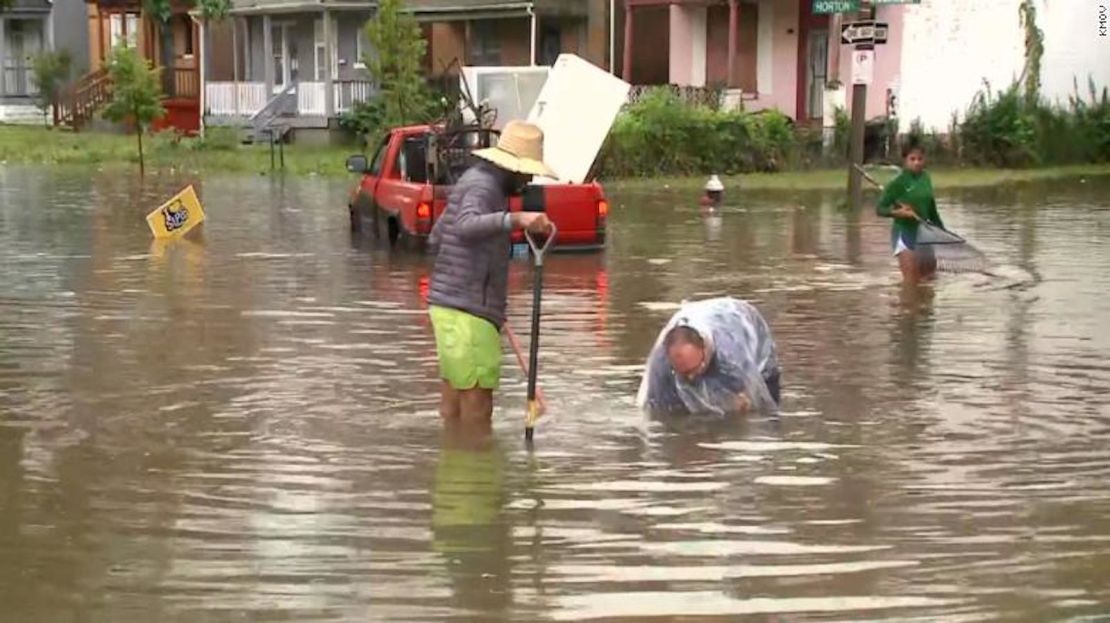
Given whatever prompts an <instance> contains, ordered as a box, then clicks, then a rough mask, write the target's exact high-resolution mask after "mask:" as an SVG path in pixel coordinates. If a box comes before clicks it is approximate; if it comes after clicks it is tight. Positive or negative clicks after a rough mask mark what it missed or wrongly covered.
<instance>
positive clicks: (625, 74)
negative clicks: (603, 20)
mask: <svg viewBox="0 0 1110 623" xmlns="http://www.w3.org/2000/svg"><path fill="white" fill-rule="evenodd" d="M621 78H623V79H624V81H625V82H627V83H629V84H631V83H632V3H631V2H629V0H624V62H623V63H621Z"/></svg>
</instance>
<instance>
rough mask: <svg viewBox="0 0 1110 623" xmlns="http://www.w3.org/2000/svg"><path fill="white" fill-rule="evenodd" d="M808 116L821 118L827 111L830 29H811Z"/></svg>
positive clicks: (807, 86)
mask: <svg viewBox="0 0 1110 623" xmlns="http://www.w3.org/2000/svg"><path fill="white" fill-rule="evenodd" d="M806 50H807V56H808V58H807V59H806V118H808V119H820V118H822V117H823V116H824V113H825V82H826V81H827V79H828V71H829V70H828V67H829V31H827V30H811V31H809V39H808V41H807V46H806Z"/></svg>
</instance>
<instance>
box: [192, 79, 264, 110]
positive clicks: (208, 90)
mask: <svg viewBox="0 0 1110 623" xmlns="http://www.w3.org/2000/svg"><path fill="white" fill-rule="evenodd" d="M236 92H238V98H236ZM266 100H267V98H266V84H265V83H263V82H209V83H207V84H205V85H204V108H205V114H208V115H219V116H239V117H249V116H251V115H253V114H255V113H257V112H258V111H260V110H262V107H263V106H265V105H266Z"/></svg>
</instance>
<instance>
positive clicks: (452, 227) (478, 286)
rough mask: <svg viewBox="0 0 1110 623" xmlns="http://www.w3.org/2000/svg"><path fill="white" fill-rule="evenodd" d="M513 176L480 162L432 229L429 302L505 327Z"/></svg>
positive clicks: (461, 182) (457, 186) (454, 191)
mask: <svg viewBox="0 0 1110 623" xmlns="http://www.w3.org/2000/svg"><path fill="white" fill-rule="evenodd" d="M507 177H508V174H507V173H505V172H504V171H502V170H501V169H499V168H497V167H495V166H493V165H492V164H489V163H487V162H479V163H477V164H475V165H474V166H473V167H471V168H470V169H469V170H467V172H466V173H464V174H463V176H462V177H461V178H459V181H458V183H457V184H455V187H454V188H453V189H452V190H451V194H450V195H449V196H448V198H447V208H446V209H445V210H444V212H443V215H442V216H440V218H439V220H438V221H436V224H435V226H434V227H433V228H432V233H431V236H430V237H429V240H428V242H429V244H430V246H431V250H432V252H433V253H435V255H436V257H435V265H434V267H433V268H432V283H431V288H430V290H429V293H428V302H429V303H430V304H432V305H439V306H442V307H452V308H454V309H459V310H462V311H465V312H467V313H469V314H473V315H475V316H478V317H480V318H485V319H486V320H489V321H490V322H492V323H493V324H494V325H496V326H497V328H498V329H500V328H501V325H502V324H504V323H505V304H506V299H507V295H506V284H507V282H508V280H509V254H510V251H511V243H510V241H509V231H510V224H509V213H508V209H509V197H508V194H507V193H506V187H507V185H508V184H507Z"/></svg>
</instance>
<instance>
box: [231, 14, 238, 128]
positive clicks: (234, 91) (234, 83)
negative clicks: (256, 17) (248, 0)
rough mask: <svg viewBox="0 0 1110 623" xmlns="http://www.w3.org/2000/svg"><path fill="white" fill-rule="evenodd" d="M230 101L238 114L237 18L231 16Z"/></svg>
mask: <svg viewBox="0 0 1110 623" xmlns="http://www.w3.org/2000/svg"><path fill="white" fill-rule="evenodd" d="M231 101H232V106H233V107H234V109H235V114H236V115H238V114H239V18H238V17H232V18H231Z"/></svg>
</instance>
